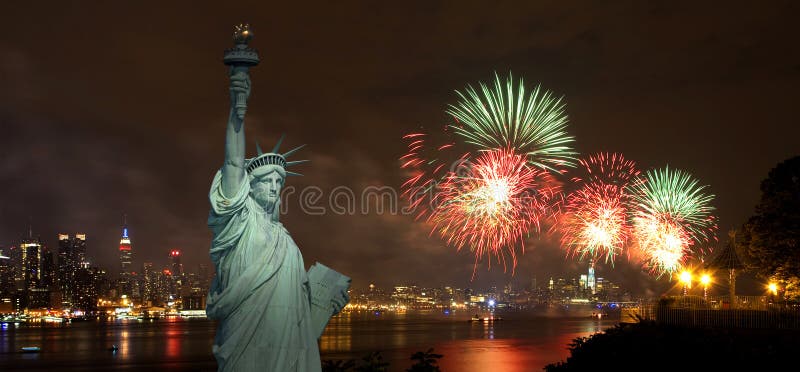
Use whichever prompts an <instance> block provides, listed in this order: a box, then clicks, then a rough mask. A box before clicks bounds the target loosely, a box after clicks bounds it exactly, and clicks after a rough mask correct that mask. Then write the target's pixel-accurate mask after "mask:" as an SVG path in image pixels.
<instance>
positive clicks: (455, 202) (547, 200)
mask: <svg viewBox="0 0 800 372" xmlns="http://www.w3.org/2000/svg"><path fill="white" fill-rule="evenodd" d="M461 165H462V166H463V165H466V163H462V164H461ZM469 165H470V167H469V168H468V170H469V172H468V173H467V174H458V173H457V172H449V173H448V174H447V176H446V177H445V178H444V180H443V182H442V183H441V184H440V185H438V188H437V190H436V192H435V194H434V202H435V204H436V206H435V208H434V209H433V210H432V211H431V214H430V217H429V218H428V220H429V221H431V222H432V223H433V224H434V231H438V232H439V234H440V235H441V237H442V238H443V239H445V240H446V241H447V243H448V244H449V245H454V246H456V247H457V249H458V250H460V249H461V248H462V247H464V246H469V247H470V249H471V250H472V251H473V253H474V254H475V265H476V268H477V264H478V261H479V260H480V259H481V258H482V257H483V256H484V255H494V256H495V257H497V259H498V261H502V262H503V267H504V269H507V265H506V255H507V254H508V255H509V256H510V257H511V261H512V271H513V269H514V268H516V264H517V253H516V247H517V246H519V247H520V249H521V251H522V252H524V249H525V247H524V242H523V238H524V237H525V236H526V235H527V234H528V233H529V231H530V230H531V229H534V230H536V231H538V230H539V227H540V221H542V220H543V219H545V218H547V217H549V216H551V215H552V213H553V212H552V211H553V203H554V202H555V201H556V200H557V199H558V198H557V196H558V195H560V192H561V186H560V184H559V183H558V182H556V181H555V179H554V178H553V177H552V176H551V174H550V173H548V172H545V171H542V170H539V169H536V168H532V167H530V166H528V165H527V160H526V158H525V156H522V155H517V154H515V153H514V152H513V151H512V150H491V151H483V152H481V154H480V156H479V157H478V158H477V159H476V160H475V163H474V164H469ZM462 169H467V168H462ZM488 261H489V266H490V267H491V257H489V260H488Z"/></svg>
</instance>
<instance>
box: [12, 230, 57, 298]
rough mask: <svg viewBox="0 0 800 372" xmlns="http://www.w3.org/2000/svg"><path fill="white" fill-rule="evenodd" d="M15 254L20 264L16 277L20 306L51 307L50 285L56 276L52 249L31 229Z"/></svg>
mask: <svg viewBox="0 0 800 372" xmlns="http://www.w3.org/2000/svg"><path fill="white" fill-rule="evenodd" d="M15 256H17V260H18V261H17V265H19V270H18V271H17V273H16V278H15V279H16V282H17V294H18V297H19V299H20V302H19V306H20V308H31V309H32V308H43V307H50V287H51V286H52V285H53V284H54V280H53V279H54V276H55V275H54V274H55V273H54V272H55V265H54V262H53V255H52V253H51V252H50V250H48V249H47V247H45V246H44V244H42V241H41V239H39V238H38V237H36V238H34V237H33V231H32V229H31V230H29V231H28V237H27V238H24V239H22V241H21V242H20V245H19V251H18V252H16V254H15Z"/></svg>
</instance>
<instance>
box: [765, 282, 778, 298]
mask: <svg viewBox="0 0 800 372" xmlns="http://www.w3.org/2000/svg"><path fill="white" fill-rule="evenodd" d="M767 289H769V292H770V293H772V295H773V296H777V295H778V284H776V283H775V282H770V283H769V285H767Z"/></svg>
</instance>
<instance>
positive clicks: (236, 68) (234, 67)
mask: <svg viewBox="0 0 800 372" xmlns="http://www.w3.org/2000/svg"><path fill="white" fill-rule="evenodd" d="M252 38H253V33H252V32H250V26H249V25H247V24H241V25H238V26H236V28H235V30H234V32H233V41H234V47H233V48H231V49H228V50H226V51H225V57H224V59H223V61H224V62H225V64H226V65H228V66H231V69H230V78H231V83H230V84H231V85H230V93H231V110H230V114H229V115H228V129H227V132H226V135H225V163H224V165H223V166H222V193H223V194H224V195H225V196H226V197H231V196H233V195H235V194H236V191H237V190H238V189H239V187H240V186H241V185H242V182H244V178H245V169H244V167H245V158H244V156H245V138H244V114H245V112H246V111H247V99H248V98H249V97H250V73H249V68H250V67H251V66H255V65H258V62H259V58H258V52H257V51H255V50H254V49H251V48H249V47H248V46H247V43H249V42H250V40H251V39H252Z"/></svg>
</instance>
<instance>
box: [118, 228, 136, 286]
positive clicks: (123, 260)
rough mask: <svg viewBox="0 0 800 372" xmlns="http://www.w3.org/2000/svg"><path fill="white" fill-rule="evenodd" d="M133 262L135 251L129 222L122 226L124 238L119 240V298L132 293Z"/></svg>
mask: <svg viewBox="0 0 800 372" xmlns="http://www.w3.org/2000/svg"><path fill="white" fill-rule="evenodd" d="M132 261H133V249H132V247H131V239H130V237H128V224H127V221H126V222H125V223H123V225H122V237H121V238H120V239H119V268H120V269H119V285H118V286H117V291H118V293H117V296H122V295H127V296H130V295H131V294H132V293H131V292H132V285H131V284H132V279H133V278H131V276H132V275H131V262H132Z"/></svg>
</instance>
